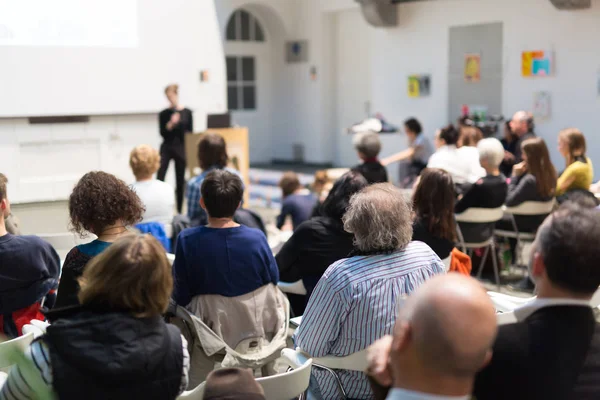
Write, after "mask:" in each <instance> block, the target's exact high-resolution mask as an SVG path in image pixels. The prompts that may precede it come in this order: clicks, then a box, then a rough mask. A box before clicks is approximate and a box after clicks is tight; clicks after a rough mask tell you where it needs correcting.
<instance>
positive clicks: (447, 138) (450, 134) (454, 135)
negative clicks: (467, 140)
mask: <svg viewBox="0 0 600 400" xmlns="http://www.w3.org/2000/svg"><path fill="white" fill-rule="evenodd" d="M459 137H460V134H459V133H458V130H457V129H456V128H455V127H454V125H452V124H450V125H448V126H446V127H444V128H442V129H441V130H440V134H439V140H440V143H442V145H446V146H456V144H457V143H458V138H459Z"/></svg>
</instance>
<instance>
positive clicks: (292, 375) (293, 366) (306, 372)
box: [177, 349, 313, 400]
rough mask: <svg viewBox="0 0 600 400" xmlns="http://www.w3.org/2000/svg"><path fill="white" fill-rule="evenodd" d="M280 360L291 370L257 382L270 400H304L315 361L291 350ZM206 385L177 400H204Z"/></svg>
mask: <svg viewBox="0 0 600 400" xmlns="http://www.w3.org/2000/svg"><path fill="white" fill-rule="evenodd" d="M280 360H281V361H283V362H284V363H285V364H287V366H288V367H289V369H290V370H288V372H284V373H283V374H278V375H274V376H267V377H264V378H258V379H256V382H258V383H259V384H260V385H261V386H262V388H263V390H264V391H265V397H266V398H267V399H269V400H289V399H295V398H297V397H300V398H301V399H303V398H304V393H305V392H306V389H308V384H309V382H310V371H311V366H312V363H313V360H312V359H311V358H307V357H306V356H305V355H304V354H302V353H298V352H295V351H294V350H291V349H283V350H282V351H281V359H280ZM205 384H206V382H203V383H201V384H200V385H198V387H196V388H195V389H193V390H190V391H187V392H184V393H182V394H181V395H180V396H179V397H178V398H177V399H178V400H202V398H203V397H204V385H205Z"/></svg>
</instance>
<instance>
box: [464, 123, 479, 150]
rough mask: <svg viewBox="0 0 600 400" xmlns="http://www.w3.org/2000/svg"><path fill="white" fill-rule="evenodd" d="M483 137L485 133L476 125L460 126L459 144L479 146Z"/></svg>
mask: <svg viewBox="0 0 600 400" xmlns="http://www.w3.org/2000/svg"><path fill="white" fill-rule="evenodd" d="M481 139H483V134H482V133H481V130H479V128H476V127H474V126H465V127H463V128H460V139H459V140H458V142H459V146H460V147H462V146H467V147H477V143H479V141H480V140H481Z"/></svg>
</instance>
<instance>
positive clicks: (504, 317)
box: [496, 311, 517, 325]
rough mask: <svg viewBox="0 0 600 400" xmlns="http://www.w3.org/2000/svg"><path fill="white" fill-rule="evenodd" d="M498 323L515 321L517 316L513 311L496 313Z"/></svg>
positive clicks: (506, 323) (505, 323)
mask: <svg viewBox="0 0 600 400" xmlns="http://www.w3.org/2000/svg"><path fill="white" fill-rule="evenodd" d="M496 320H497V322H498V325H508V324H514V323H515V322H517V317H516V316H515V312H514V311H509V312H505V313H498V314H496Z"/></svg>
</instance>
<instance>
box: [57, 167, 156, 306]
mask: <svg viewBox="0 0 600 400" xmlns="http://www.w3.org/2000/svg"><path fill="white" fill-rule="evenodd" d="M143 213H144V206H143V205H142V202H141V201H140V198H139V197H138V196H137V194H135V192H134V191H133V190H132V189H131V188H130V187H129V186H127V185H126V184H125V182H123V181H122V180H120V179H117V178H116V177H115V176H114V175H111V174H107V173H106V172H101V171H97V172H88V173H87V174H85V175H84V176H83V177H82V178H81V179H80V180H79V182H78V183H77V185H75V188H74V189H73V192H72V193H71V196H70V197H69V215H70V217H71V226H72V229H73V231H74V232H76V233H78V234H79V235H80V236H81V237H85V235H87V233H88V232H89V233H92V234H94V235H96V236H97V239H96V240H94V241H92V242H90V243H87V244H82V245H79V246H77V247H74V248H73V249H72V250H71V251H70V252H69V254H67V257H66V259H65V263H64V265H63V268H62V275H61V277H60V285H59V286H58V295H57V298H56V307H57V308H59V307H65V306H73V305H77V304H79V301H78V300H77V293H78V292H79V285H78V284H77V279H78V278H79V277H80V276H81V274H82V273H83V270H84V268H85V266H86V265H87V263H88V262H89V261H90V260H91V259H92V258H94V257H95V256H97V255H98V254H100V253H102V252H103V251H104V250H106V249H107V248H108V247H109V246H110V245H111V243H113V242H114V241H115V240H117V239H118V238H119V237H121V236H123V235H124V234H126V233H128V230H127V228H128V227H130V226H133V225H135V224H137V223H138V222H139V221H141V219H142V215H143Z"/></svg>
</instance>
